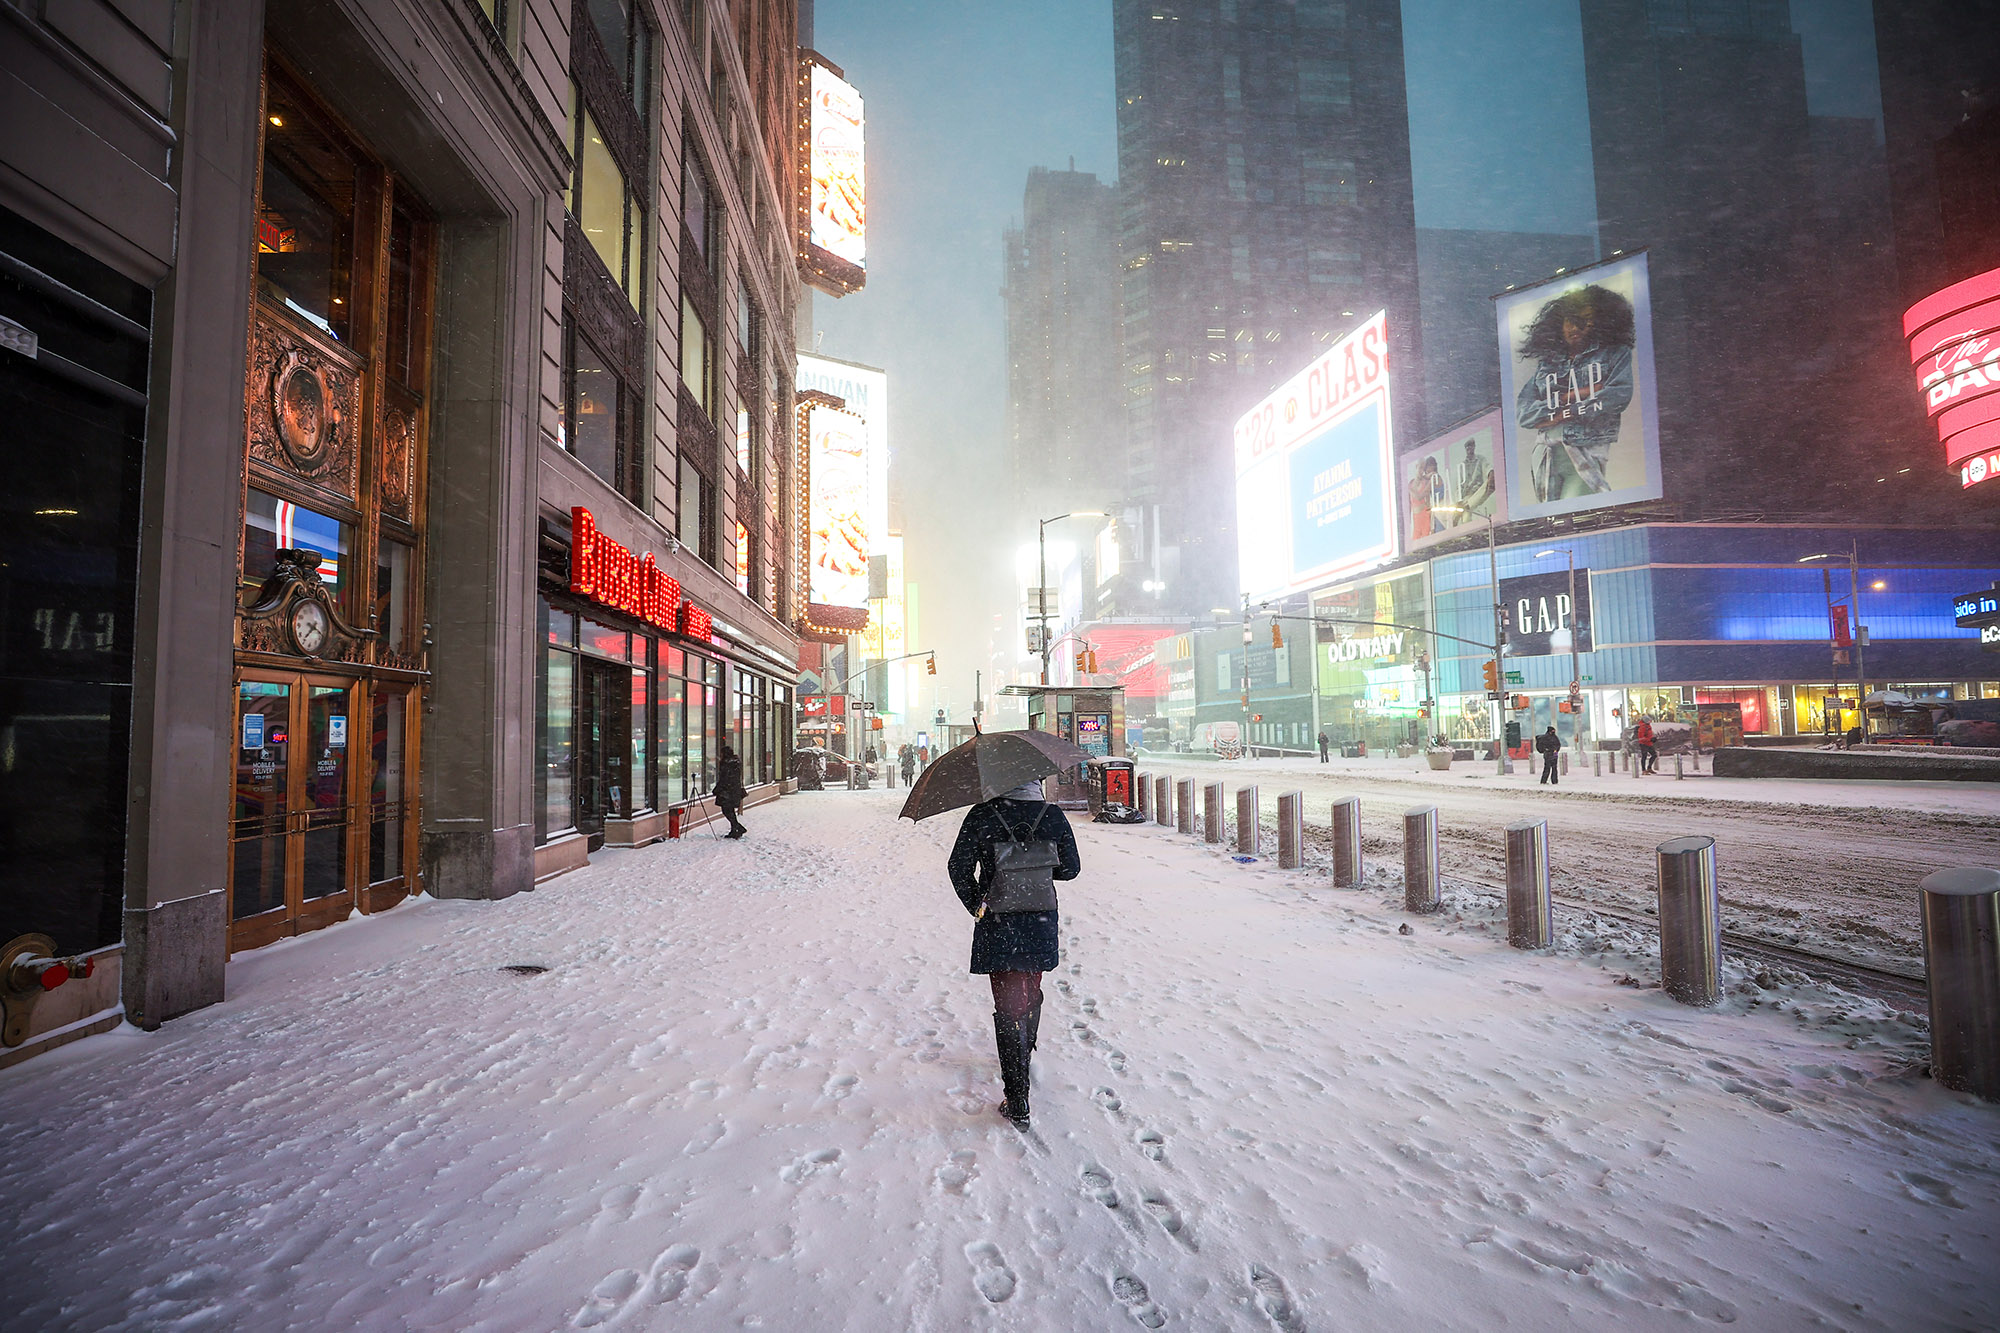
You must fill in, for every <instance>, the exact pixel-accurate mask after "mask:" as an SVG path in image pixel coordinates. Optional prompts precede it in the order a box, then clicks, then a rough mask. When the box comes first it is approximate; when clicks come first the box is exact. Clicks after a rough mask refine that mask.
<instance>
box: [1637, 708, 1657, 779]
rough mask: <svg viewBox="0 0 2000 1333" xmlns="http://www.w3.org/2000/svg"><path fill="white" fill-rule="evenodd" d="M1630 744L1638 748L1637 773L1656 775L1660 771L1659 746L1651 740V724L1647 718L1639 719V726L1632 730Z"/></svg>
mask: <svg viewBox="0 0 2000 1333" xmlns="http://www.w3.org/2000/svg"><path fill="white" fill-rule="evenodd" d="M1632 743H1633V744H1634V745H1636V746H1638V747H1639V771H1640V772H1641V773H1657V772H1659V771H1660V745H1659V742H1658V741H1656V740H1655V739H1654V738H1653V723H1652V721H1651V719H1649V718H1644V717H1642V718H1640V719H1639V725H1638V726H1636V727H1634V728H1632Z"/></svg>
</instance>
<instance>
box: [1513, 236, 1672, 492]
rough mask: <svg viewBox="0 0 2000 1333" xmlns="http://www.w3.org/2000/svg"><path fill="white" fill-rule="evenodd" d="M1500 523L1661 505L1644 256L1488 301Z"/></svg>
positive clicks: (1619, 260) (1650, 325)
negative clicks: (1499, 439) (1495, 360)
mask: <svg viewBox="0 0 2000 1333" xmlns="http://www.w3.org/2000/svg"><path fill="white" fill-rule="evenodd" d="M1493 304H1494V309H1495V312H1496V314H1497V315H1498V318H1499V328H1500V379H1501V385H1500V389H1501V395H1500V401H1501V404H1502V408H1501V422H1502V425H1503V426H1504V428H1505V429H1504V435H1505V439H1504V448H1503V450H1502V452H1503V454H1504V462H1503V466H1502V469H1501V470H1502V472H1503V474H1504V477H1505V481H1506V486H1507V502H1506V508H1507V517H1508V518H1509V519H1515V520H1517V519H1524V518H1542V517H1546V516H1548V515H1551V514H1574V513H1577V512H1579V511H1581V510H1586V509H1602V508H1605V507H1607V506H1610V505H1620V504H1630V503H1632V502H1633V501H1635V500H1657V499H1659V498H1660V494H1661V490H1660V428H1659V408H1658V390H1657V386H1656V383H1655V381H1654V377H1653V322H1652V296H1651V292H1650V289H1649V288H1648V286H1647V281H1646V256H1645V255H1643V254H1637V255H1631V256H1628V257H1626V258H1624V259H1614V260H1612V261H1610V262H1609V263H1605V264H1596V265H1593V266H1591V267H1590V268H1586V269H1580V270H1578V271H1577V272H1574V273H1569V274H1565V275H1564V276H1562V277H1560V278H1554V279H1551V280H1550V281H1548V282H1544V283H1540V284H1537V285H1536V286H1533V287H1529V288H1526V289H1524V290H1521V291H1512V292H1507V293H1504V294H1503V295H1501V296H1498V297H1496V298H1494V302H1493Z"/></svg>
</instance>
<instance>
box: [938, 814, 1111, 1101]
mask: <svg viewBox="0 0 2000 1333" xmlns="http://www.w3.org/2000/svg"><path fill="white" fill-rule="evenodd" d="M1081 868H1082V863H1081V862H1080V861H1079V860H1078V858H1077V852H1076V835H1075V834H1074V833H1072V832H1071V831H1070V826H1069V820H1068V819H1067V818H1066V817H1065V816H1064V815H1063V812H1062V811H1061V810H1059V809H1057V808H1056V807H1055V806H1053V805H1051V804H1049V803H1048V801H1047V800H1046V799H1045V798H1044V796H1043V794H1042V784H1041V783H1040V782H1039V781H1036V782H1024V783H1022V784H1021V785H1020V786H1018V787H1016V788H1014V789H1013V790H1012V791H1009V792H1006V793H1005V794H1003V795H1001V796H997V797H995V798H994V799H992V800H990V801H982V802H980V803H979V804H978V805H975V806H973V807H972V808H971V809H970V810H968V811H966V813H965V822H964V823H963V824H961V825H960V826H959V830H958V841H957V842H956V843H954V844H953V845H952V849H951V858H950V861H949V862H948V863H947V869H948V872H949V874H950V876H951V886H952V888H953V889H955V890H956V891H957V893H958V898H959V901H960V902H962V903H964V904H965V910H966V911H968V912H970V913H972V915H973V918H974V919H975V921H976V922H977V923H978V924H976V925H975V926H973V928H972V963H971V966H970V968H969V969H968V970H969V971H971V972H972V973H973V974H974V975H975V976H977V975H984V976H986V977H987V978H988V979H989V981H990V984H991V985H992V987H993V1040H994V1045H995V1047H996V1049H997V1051H998V1054H999V1057H1000V1081H1001V1084H1002V1086H1003V1087H1004V1088H1005V1089H1006V1095H1007V1100H1006V1101H1005V1103H1003V1104H1002V1105H1001V1107H1000V1113H1001V1114H1002V1115H1004V1116H1006V1117H1007V1118H1008V1119H1009V1120H1011V1121H1013V1122H1014V1124H1015V1125H1016V1126H1018V1127H1021V1128H1024V1129H1025V1128H1026V1127H1027V1124H1028V1057H1029V1055H1030V1053H1031V1052H1033V1050H1034V1049H1035V1039H1036V1036H1037V1034H1038V1030H1039V1029H1040V1027H1041V1019H1042V973H1044V972H1049V971H1053V970H1054V969H1055V966H1056V963H1057V961H1058V941H1059V936H1060V927H1059V923H1058V919H1057V905H1056V886H1055V881H1057V880H1067V879H1075V878H1076V875H1077V871H1078V870H1079V869H1081Z"/></svg>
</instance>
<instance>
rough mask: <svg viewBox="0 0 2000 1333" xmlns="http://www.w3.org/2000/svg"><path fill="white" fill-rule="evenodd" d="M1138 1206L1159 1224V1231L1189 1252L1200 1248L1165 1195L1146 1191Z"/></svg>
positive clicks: (1154, 1191) (1183, 1220)
mask: <svg viewBox="0 0 2000 1333" xmlns="http://www.w3.org/2000/svg"><path fill="white" fill-rule="evenodd" d="M1139 1206H1140V1207H1142V1208H1144V1209H1145V1210H1146V1212H1147V1213H1148V1214H1150V1215H1151V1216H1152V1219H1153V1220H1154V1221H1155V1222H1158V1223H1159V1224H1160V1229H1161V1230H1162V1231H1164V1232H1166V1233H1167V1234H1168V1235H1169V1236H1172V1237H1173V1238H1174V1239H1175V1240H1177V1241H1179V1242H1180V1243H1181V1244H1183V1245H1185V1246H1187V1247H1188V1248H1189V1249H1190V1250H1196V1249H1199V1248H1200V1247H1199V1246H1198V1245H1196V1244H1195V1243H1194V1236H1193V1234H1192V1233H1190V1232H1189V1231H1188V1229H1187V1221H1186V1219H1184V1218H1183V1217H1182V1216H1181V1210H1180V1209H1178V1208H1176V1207H1174V1203H1173V1200H1171V1199H1169V1198H1168V1197H1167V1196H1166V1195H1164V1194H1161V1193H1160V1192H1159V1191H1157V1190H1151V1191H1148V1192H1147V1193H1145V1194H1142V1195H1140V1196H1139Z"/></svg>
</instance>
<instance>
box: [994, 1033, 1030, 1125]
mask: <svg viewBox="0 0 2000 1333" xmlns="http://www.w3.org/2000/svg"><path fill="white" fill-rule="evenodd" d="M993 1044H994V1045H995V1046H996V1047H998V1048H999V1052H1000V1084H1001V1086H1002V1087H1003V1088H1005V1089H1006V1092H1007V1100H1006V1101H1005V1102H1004V1103H1002V1104H1001V1106H1000V1114H1001V1115H1004V1116H1006V1117H1007V1118H1008V1119H1009V1120H1011V1121H1013V1122H1014V1124H1015V1126H1016V1128H1020V1129H1026V1128H1027V1127H1028V1020H1027V1017H1026V1015H1023V1016H1022V1017H1020V1018H1009V1017H1007V1016H1006V1015H1005V1014H1003V1013H1001V1012H1000V1011H999V1010H997V1009H996V1010H994V1011H993Z"/></svg>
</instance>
